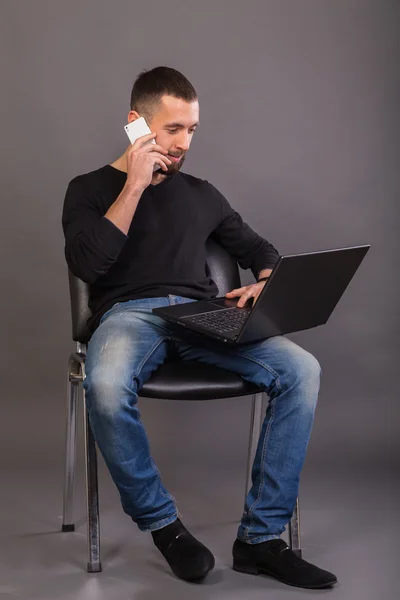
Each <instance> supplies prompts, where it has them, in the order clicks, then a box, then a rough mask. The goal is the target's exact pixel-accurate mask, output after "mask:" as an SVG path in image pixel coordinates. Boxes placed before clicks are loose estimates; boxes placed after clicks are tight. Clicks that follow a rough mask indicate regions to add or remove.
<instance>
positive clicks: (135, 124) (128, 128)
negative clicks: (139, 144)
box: [124, 117, 161, 171]
mask: <svg viewBox="0 0 400 600" xmlns="http://www.w3.org/2000/svg"><path fill="white" fill-rule="evenodd" d="M124 129H125V133H126V135H127V136H128V138H129V141H130V143H131V144H134V143H135V142H136V140H137V139H138V138H140V137H142V136H143V135H147V134H148V133H151V129H150V127H149V126H148V125H147V123H146V119H145V118H144V117H139V119H136V121H132V122H131V123H128V124H127V125H125V126H124ZM151 143H152V144H155V143H156V142H155V140H154V139H152V140H151ZM160 168H161V167H160V166H159V165H154V169H153V171H157V170H158V169H160Z"/></svg>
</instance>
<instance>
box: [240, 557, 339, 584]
mask: <svg viewBox="0 0 400 600" xmlns="http://www.w3.org/2000/svg"><path fill="white" fill-rule="evenodd" d="M233 570H234V571H237V572H238V573H246V575H268V576H269V577H273V578H274V579H277V580H278V581H281V582H282V583H286V584H287V585H292V586H293V587H300V588H307V589H312V590H317V589H323V588H327V587H332V586H333V585H335V583H337V582H338V580H337V579H334V580H333V581H330V582H327V583H322V584H321V583H320V584H317V585H300V584H298V583H292V582H291V581H288V580H287V579H284V578H283V577H280V576H279V575H276V574H275V573H272V572H271V571H268V569H263V568H261V567H254V566H253V565H243V564H240V563H237V562H234V563H233Z"/></svg>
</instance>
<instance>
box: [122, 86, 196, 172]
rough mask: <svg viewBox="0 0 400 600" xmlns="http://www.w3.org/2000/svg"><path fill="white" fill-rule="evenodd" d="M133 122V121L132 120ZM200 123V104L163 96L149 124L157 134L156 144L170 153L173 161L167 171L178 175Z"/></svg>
mask: <svg viewBox="0 0 400 600" xmlns="http://www.w3.org/2000/svg"><path fill="white" fill-rule="evenodd" d="M130 120H132V119H130ZM198 123H199V103H198V101H197V100H194V101H193V102H186V100H182V99H180V98H174V97H173V96H163V97H162V100H161V103H160V107H159V109H158V111H157V112H156V113H155V114H154V116H153V118H152V120H151V121H150V122H148V126H149V127H150V129H151V131H153V132H154V133H156V134H157V137H156V143H157V144H160V146H163V148H165V150H167V151H168V158H169V159H170V160H171V161H172V163H171V164H170V165H168V172H167V171H160V172H163V173H166V174H167V173H168V174H172V173H176V172H177V171H179V169H180V168H181V167H182V165H183V163H184V161H185V155H186V152H187V151H188V150H189V147H190V144H191V141H192V137H193V134H194V132H195V131H196V127H197V125H198Z"/></svg>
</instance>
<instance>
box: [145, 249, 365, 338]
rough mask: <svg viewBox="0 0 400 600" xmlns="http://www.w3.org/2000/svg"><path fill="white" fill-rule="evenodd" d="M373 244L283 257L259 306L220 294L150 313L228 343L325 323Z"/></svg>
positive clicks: (258, 300)
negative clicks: (239, 306) (239, 304)
mask: <svg viewBox="0 0 400 600" xmlns="http://www.w3.org/2000/svg"><path fill="white" fill-rule="evenodd" d="M369 248H370V244H365V245H362V246H349V247H346V248H335V249H332V250H321V251H318V252H304V253H302V254H287V255H281V256H279V259H278V261H277V263H276V265H275V267H274V268H273V270H272V273H271V275H270V277H269V279H268V280H267V281H266V283H265V285H264V287H263V289H262V291H261V293H260V295H259V296H258V299H257V302H256V303H255V304H254V306H253V300H254V298H251V299H250V300H248V301H247V302H246V304H245V305H244V306H243V307H242V308H237V306H236V304H237V302H238V300H239V297H237V298H233V299H230V298H225V296H220V297H217V298H212V299H210V300H198V301H196V302H188V303H184V304H175V305H172V306H165V307H160V308H153V310H152V312H153V313H154V314H156V315H158V316H159V317H161V318H162V319H164V320H166V321H169V322H171V323H177V324H179V325H181V326H182V327H187V328H188V329H191V330H193V331H195V332H197V333H201V334H203V335H205V336H207V337H211V338H214V339H217V340H219V341H222V342H225V343H226V344H245V343H248V342H255V341H258V340H262V339H265V338H269V337H272V336H275V335H283V334H285V333H293V332H295V331H301V330H304V329H311V328H312V327H317V326H318V325H323V324H324V323H326V322H327V321H328V319H329V317H330V316H331V314H332V312H333V309H334V308H335V306H336V304H337V303H338V302H339V300H340V298H341V296H342V295H343V292H344V291H345V289H346V288H347V286H348V285H349V283H350V281H351V279H352V278H353V276H354V274H355V272H356V271H357V269H358V267H359V266H360V263H361V261H362V260H363V259H364V257H365V255H366V253H367V252H368V250H369Z"/></svg>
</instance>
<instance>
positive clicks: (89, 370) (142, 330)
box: [85, 299, 170, 395]
mask: <svg viewBox="0 0 400 600" xmlns="http://www.w3.org/2000/svg"><path fill="white" fill-rule="evenodd" d="M153 306H154V302H152V303H149V301H148V299H143V300H135V301H128V302H123V303H121V304H118V305H115V307H113V308H112V309H111V310H110V311H108V312H107V313H106V314H105V315H104V316H103V318H102V320H101V322H100V325H99V326H98V328H97V329H96V331H95V332H94V334H93V336H92V338H91V340H90V342H89V345H88V351H87V358H86V379H85V388H86V390H87V391H89V393H90V391H96V390H102V391H103V392H104V391H109V392H112V391H114V392H115V391H116V390H118V389H121V388H126V387H128V388H129V389H131V388H132V385H133V384H135V388H136V390H139V389H140V388H141V387H142V385H143V383H144V382H145V381H146V380H147V379H148V378H149V377H150V376H151V374H152V372H153V371H154V370H155V369H157V367H158V366H160V365H161V364H162V363H163V362H164V361H165V359H166V357H167V355H168V352H169V350H170V334H169V331H168V328H167V327H166V326H164V324H163V322H162V321H161V319H159V318H158V317H156V316H155V315H153V314H152V312H151V309H152V307H153ZM166 325H167V324H166ZM112 395H113V394H112Z"/></svg>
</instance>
